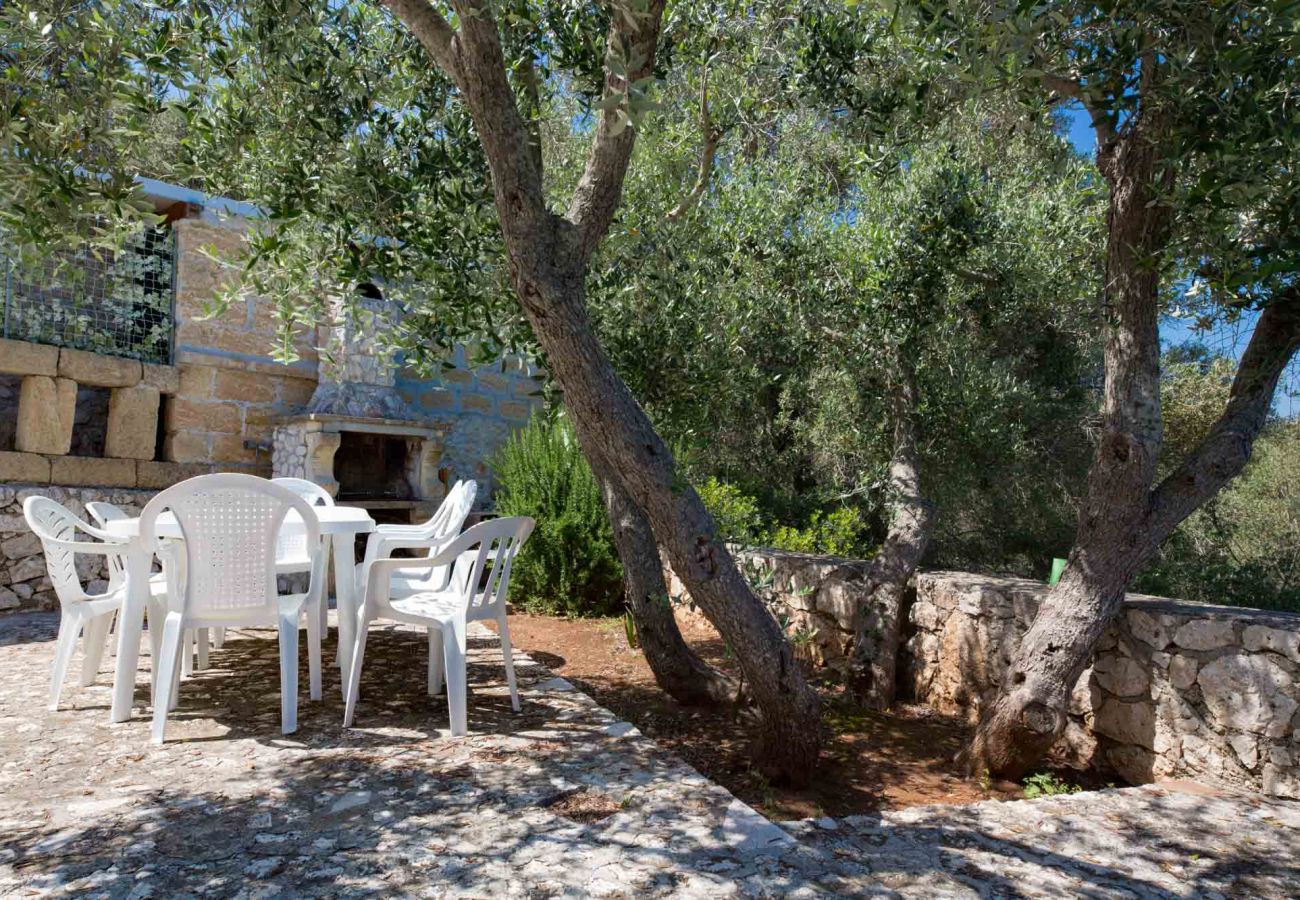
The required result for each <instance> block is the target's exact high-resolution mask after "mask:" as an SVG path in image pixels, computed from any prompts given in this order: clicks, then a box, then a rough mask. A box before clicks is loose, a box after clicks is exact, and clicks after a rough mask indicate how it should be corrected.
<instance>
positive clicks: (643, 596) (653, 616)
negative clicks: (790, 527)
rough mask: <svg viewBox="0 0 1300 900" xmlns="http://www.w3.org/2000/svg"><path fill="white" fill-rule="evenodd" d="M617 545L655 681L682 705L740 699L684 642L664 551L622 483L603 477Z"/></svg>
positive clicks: (625, 587) (627, 594)
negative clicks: (666, 574) (666, 581)
mask: <svg viewBox="0 0 1300 900" xmlns="http://www.w3.org/2000/svg"><path fill="white" fill-rule="evenodd" d="M600 485H601V490H602V492H603V493H604V495H605V507H606V508H607V509H608V510H609V521H610V524H611V525H612V526H613V529H614V544H615V546H616V547H617V548H618V556H619V559H620V560H622V562H623V590H624V596H625V599H626V601H627V608H628V610H630V611H631V613H632V619H633V621H634V622H635V623H636V633H637V638H638V639H639V641H640V643H641V652H643V653H644V654H645V658H646V662H647V663H649V665H650V671H652V672H653V673H654V676H655V682H656V683H657V684H658V685H659V686H660V687H661V688H663V689H664V690H665V691H667V692H668V693H669V694H670V695H672V697H673V698H674V699H676V700H677V701H678V702H680V703H685V704H692V705H694V704H698V705H715V704H724V703H729V702H731V701H732V699H733V698H734V697H735V694H736V685H735V683H734V682H733V681H732V680H731V679H730V678H728V677H727V676H725V675H723V674H722V673H721V672H719V671H718V670H717V669H714V668H713V667H712V666H710V665H708V663H706V662H704V660H702V659H700V657H699V656H698V655H696V653H695V651H693V650H692V649H691V648H690V646H689V645H688V644H687V643H686V641H685V639H683V638H682V633H681V630H680V629H678V627H677V619H676V618H674V616H673V608H672V603H671V601H670V600H669V597H668V589H667V586H666V585H665V584H664V570H663V563H662V562H661V561H660V558H659V547H658V545H657V544H656V543H655V537H654V533H653V532H652V530H651V528H650V523H649V521H647V520H646V517H645V514H644V513H643V512H641V510H640V509H638V508H637V506H636V504H635V503H633V502H632V501H631V499H630V498H629V497H628V496H627V494H626V493H624V491H623V489H622V488H621V487H620V486H619V485H618V483H617V482H616V481H615V480H613V479H611V478H605V477H600Z"/></svg>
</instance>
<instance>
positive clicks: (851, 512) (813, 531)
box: [767, 506, 871, 558]
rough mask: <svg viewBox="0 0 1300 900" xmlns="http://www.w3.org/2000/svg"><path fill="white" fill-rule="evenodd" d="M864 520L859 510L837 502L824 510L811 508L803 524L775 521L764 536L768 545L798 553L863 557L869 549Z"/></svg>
mask: <svg viewBox="0 0 1300 900" xmlns="http://www.w3.org/2000/svg"><path fill="white" fill-rule="evenodd" d="M866 534H867V523H866V522H865V521H864V520H863V517H862V512H861V510H859V509H857V508H855V507H852V506H840V507H836V508H835V509H833V510H831V511H830V512H829V513H824V512H822V511H821V510H818V511H817V512H814V513H813V514H812V518H811V519H809V521H808V525H807V527H804V528H794V527H792V526H790V525H779V526H777V527H775V528H773V529H772V531H771V533H770V534H769V536H768V540H767V543H768V545H769V546H772V547H776V548H778V549H781V550H794V551H796V552H799V553H822V554H827V555H829V556H848V557H859V558H861V557H863V556H866V555H867V554H869V553H870V552H871V548H870V547H869V546H868V545H867V541H866Z"/></svg>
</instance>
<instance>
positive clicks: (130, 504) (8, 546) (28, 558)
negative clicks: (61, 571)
mask: <svg viewBox="0 0 1300 900" xmlns="http://www.w3.org/2000/svg"><path fill="white" fill-rule="evenodd" d="M153 493H154V492H153V491H141V490H124V489H114V488H93V487H92V488H79V487H60V486H58V485H4V484H0V612H10V611H13V610H17V609H53V608H54V607H56V606H57V605H58V599H57V598H56V597H55V596H54V590H53V588H52V586H51V584H50V579H49V577H48V576H47V575H46V573H45V558H44V557H43V556H42V555H41V542H40V540H38V539H37V537H36V535H34V534H32V532H31V531H30V530H29V529H28V528H27V523H26V522H25V521H24V520H23V501H24V500H26V499H27V498H28V497H31V496H37V495H39V496H43V497H52V498H53V499H54V500H56V501H58V502H59V503H62V504H63V505H64V506H66V507H68V508H69V509H70V510H72V511H73V512H74V513H76V514H77V515H78V516H80V517H81V518H83V519H86V520H87V521H90V520H89V518H88V517H87V516H86V504H87V503H89V502H91V501H93V500H98V501H104V502H108V503H112V504H115V505H117V506H120V507H121V508H122V509H124V510H126V511H127V512H132V513H138V512H139V511H140V510H141V509H143V508H144V505H145V504H146V503H148V502H149V498H150V497H152V496H153ZM76 566H77V574H78V575H79V576H80V577H81V580H82V583H83V584H85V585H87V588H88V590H89V592H90V593H92V594H97V593H100V592H102V591H103V590H104V589H105V588H107V587H108V581H107V578H108V574H107V572H106V571H105V569H104V557H102V556H86V555H78V556H77V557H76Z"/></svg>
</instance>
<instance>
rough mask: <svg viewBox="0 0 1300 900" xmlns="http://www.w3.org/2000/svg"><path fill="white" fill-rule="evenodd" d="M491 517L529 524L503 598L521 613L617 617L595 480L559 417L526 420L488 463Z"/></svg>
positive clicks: (616, 589) (618, 584) (617, 575)
mask: <svg viewBox="0 0 1300 900" xmlns="http://www.w3.org/2000/svg"><path fill="white" fill-rule="evenodd" d="M492 468H493V470H494V471H495V473H496V479H497V492H496V507H497V512H498V513H500V514H501V515H503V516H532V517H533V518H534V519H536V520H537V527H536V529H535V530H534V531H533V534H532V537H531V538H529V540H528V543H527V544H525V545H524V549H523V551H522V552H521V553H520V554H519V558H518V559H516V560H515V564H514V569H513V572H512V574H511V590H510V594H511V599H512V601H513V602H514V603H515V604H517V605H518V606H520V607H522V608H523V609H526V610H528V611H529V612H534V613H544V614H547V615H561V616H608V615H617V614H618V613H619V612H620V611H621V610H622V607H623V580H622V579H623V570H622V566H621V565H620V564H619V561H618V555H617V552H616V551H615V549H614V536H613V533H612V532H611V531H610V527H609V518H608V515H607V514H606V512H605V504H604V502H603V501H602V499H601V495H600V487H599V485H598V484H597V483H596V477H595V476H594V475H593V474H592V472H591V467H590V466H588V465H587V460H586V459H585V458H584V457H583V455H582V451H581V450H579V449H578V442H577V439H576V438H575V437H574V435H573V429H572V427H571V426H570V425H569V424H568V422H567V421H564V420H563V419H552V418H545V417H537V418H534V419H533V421H532V422H530V423H529V425H528V427H526V428H524V429H522V430H520V431H518V432H516V433H515V434H514V435H513V436H512V437H511V438H510V440H509V441H507V442H506V445H505V446H504V447H502V448H501V451H500V452H499V453H498V454H497V456H496V458H495V459H494V460H493V461H492Z"/></svg>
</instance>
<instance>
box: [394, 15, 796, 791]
mask: <svg viewBox="0 0 1300 900" xmlns="http://www.w3.org/2000/svg"><path fill="white" fill-rule="evenodd" d="M385 3H386V5H388V7H389V8H390V9H391V10H393V12H394V13H395V14H396V15H397V16H398V17H399V18H401V19H402V21H403V22H405V23H406V24H407V26H408V27H410V28H411V29H412V32H413V33H414V34H416V36H417V38H419V40H420V41H421V43H422V45H423V46H425V48H426V50H427V51H428V52H429V54H430V56H431V57H432V58H433V59H434V60H435V62H437V63H438V64H439V65H441V66H443V68H444V69H445V70H446V71H447V72H448V74H449V75H451V77H452V78H453V79H454V81H455V82H456V85H457V87H458V88H459V90H460V92H461V94H462V96H463V97H464V100H465V102H466V104H467V106H468V107H469V110H470V114H471V116H472V117H473V119H474V123H475V126H476V128H477V130H478V133H479V138H480V140H481V142H482V144H483V149H484V152H485V155H486V157H487V161H488V165H489V168H490V170H491V173H492V189H493V196H494V201H495V205H496V208H497V213H498V217H499V219H500V224H501V231H502V236H503V239H504V242H505V247H506V254H507V257H508V260H509V263H510V275H511V281H512V283H513V286H514V288H515V291H516V293H517V295H518V297H519V300H520V303H521V305H522V306H523V310H524V313H525V315H526V316H527V317H528V320H529V322H530V324H531V325H532V327H533V333H534V335H535V336H536V338H537V341H538V344H539V345H540V346H541V348H542V350H543V351H544V352H545V354H546V357H547V360H548V363H549V367H550V372H551V375H552V376H553V377H554V378H555V380H556V382H557V383H558V384H559V386H560V388H561V390H562V391H563V393H564V398H565V406H566V408H567V410H568V413H569V417H570V419H571V421H572V422H573V425H574V429H575V431H576V433H577V436H578V441H579V443H580V444H581V446H582V448H583V451H584V453H585V454H586V455H587V457H588V459H589V460H590V461H591V463H592V467H593V469H594V470H595V471H596V472H603V473H606V474H608V475H609V476H610V477H611V479H612V480H613V481H614V482H616V483H617V485H618V486H619V487H620V488H622V490H623V491H624V492H625V493H626V494H627V496H628V498H629V499H630V500H631V502H632V503H633V504H635V506H636V507H638V508H640V509H641V510H642V511H643V512H644V513H645V516H646V518H647V520H648V521H649V522H650V525H651V528H652V529H653V531H654V535H655V538H656V539H657V540H658V542H659V544H660V546H662V547H663V549H664V551H665V553H666V554H667V555H668V558H669V560H670V562H671V564H672V566H673V569H674V571H675V572H676V573H677V575H678V577H680V578H681V579H682V581H683V582H684V583H685V585H686V587H687V589H688V590H689V591H690V594H691V597H692V598H693V599H694V600H695V602H696V603H697V604H698V605H699V607H700V609H701V610H702V611H703V612H704V614H705V615H706V616H707V617H708V618H709V620H710V621H711V622H712V623H713V624H714V626H715V627H716V628H717V629H718V631H719V633H720V634H721V635H722V637H723V639H724V640H726V641H727V643H728V644H729V645H730V647H731V649H732V652H734V653H735V655H736V658H737V661H738V662H739V663H740V666H741V669H742V671H743V673H744V677H745V681H746V683H747V684H748V686H749V693H750V695H751V696H752V697H753V698H754V701H755V703H756V704H757V705H758V707H759V709H760V711H761V712H762V723H763V726H762V727H763V734H762V738H763V742H762V747H761V748H760V754H761V762H762V764H763V767H764V768H765V769H766V771H767V773H768V774H769V776H771V777H776V778H785V779H788V780H790V781H792V782H795V783H799V782H803V781H806V780H807V778H808V777H809V776H810V775H811V772H812V769H813V767H814V766H815V764H816V760H817V755H818V752H819V751H820V748H821V742H822V733H821V727H820V721H821V720H820V713H819V709H818V699H817V695H816V693H815V692H814V691H813V690H812V688H811V687H810V686H809V685H808V684H807V682H806V681H805V679H804V677H803V673H802V672H801V671H800V670H799V668H798V666H797V665H796V663H795V659H794V653H793V649H792V648H791V647H790V645H789V643H788V642H787V641H786V639H785V636H784V635H783V634H782V632H781V629H780V627H779V626H778V624H777V622H776V620H775V619H774V618H773V617H772V615H771V614H770V613H769V612H768V611H767V609H766V608H765V607H764V606H763V605H762V603H761V602H759V600H758V599H757V598H755V597H754V595H753V593H752V591H751V590H750V589H749V586H748V585H747V584H746V583H745V581H744V579H743V578H742V577H741V575H740V572H739V570H738V569H737V567H736V564H735V562H734V560H732V558H731V556H730V554H728V553H727V550H726V548H725V547H724V546H723V544H722V542H721V541H720V540H718V539H717V536H716V533H715V530H714V526H713V521H712V519H711V518H710V517H709V515H708V513H707V511H706V510H705V509H704V505H703V503H701V502H700V498H699V497H698V495H697V494H696V493H695V491H694V489H692V488H691V487H690V486H689V485H686V484H684V483H683V481H682V479H681V478H680V476H679V474H678V473H677V470H676V466H675V464H674V462H673V459H672V456H671V454H670V453H669V452H668V448H667V447H666V446H665V445H664V443H663V441H662V440H661V439H660V437H659V435H658V434H657V433H656V432H655V430H654V427H653V426H652V425H651V424H650V420H649V419H648V418H647V417H646V415H645V412H644V411H643V410H642V409H641V408H640V406H639V405H638V404H637V402H636V400H635V399H634V398H633V397H632V394H631V392H630V391H629V390H628V388H627V385H626V384H625V383H624V382H623V380H622V379H621V378H619V376H618V374H617V373H616V372H615V371H614V369H613V367H612V366H611V365H610V363H609V360H608V358H607V357H606V356H605V354H604V351H603V350H602V348H601V347H600V344H599V342H598V341H597V339H596V335H595V331H594V329H593V327H592V323H591V320H590V317H589V315H588V312H587V307H586V301H585V295H584V283H583V282H584V277H585V274H586V266H587V261H588V260H589V259H590V257H591V254H592V252H594V250H595V248H596V247H597V246H598V244H599V242H600V240H601V239H602V238H603V236H604V235H605V233H606V231H607V230H608V229H609V225H610V222H611V221H612V220H613V217H614V213H615V211H616V210H617V208H618V203H619V198H620V195H621V192H622V186H623V180H624V177H625V175H626V173H627V167H628V163H629V160H630V158H631V154H632V148H633V141H634V129H633V128H630V127H629V128H620V127H619V125H618V121H617V118H616V117H615V115H614V113H613V111H612V110H611V109H607V108H602V110H601V113H600V115H599V117H598V120H597V123H596V126H595V134H594V137H593V141H592V146H591V151H590V153H589V155H588V158H587V163H586V167H585V169H584V171H583V174H582V176H581V178H580V179H579V182H578V185H577V187H576V188H575V190H574V194H573V197H572V199H571V201H570V204H569V208H568V211H567V213H566V214H565V215H564V216H559V215H556V214H555V213H553V212H551V211H550V210H549V209H548V207H547V205H546V202H545V199H544V195H543V191H542V183H541V172H540V169H539V168H538V166H537V164H536V162H535V160H534V157H533V154H532V151H531V149H530V142H529V139H528V132H527V129H526V127H525V125H524V122H523V120H522V118H521V117H520V115H519V111H518V109H517V107H516V105H515V101H514V97H513V94H512V91H511V88H510V85H509V81H508V78H507V74H506V71H505V61H504V57H503V54H502V51H501V43H500V37H499V34H498V32H497V26H496V23H495V21H494V19H493V15H492V11H491V8H490V6H489V5H488V4H486V3H484V2H472V0H454V2H453V4H452V5H453V6H454V8H455V9H456V12H457V15H458V19H459V23H460V25H459V28H457V29H451V28H450V27H449V25H448V23H447V22H446V21H445V20H444V19H442V17H441V16H440V15H439V14H438V13H437V11H436V10H434V9H433V8H432V7H431V6H429V5H428V4H427V3H425V2H424V0H385ZM412 5H415V6H418V7H419V8H418V9H412V8H411V7H412ZM624 6H625V5H624V4H619V7H620V8H619V9H616V10H615V13H614V15H613V18H612V24H611V27H610V33H609V38H608V41H607V54H608V58H609V59H610V60H613V59H615V58H624V59H634V60H637V61H638V63H639V65H637V66H635V67H634V68H633V69H632V70H631V71H628V72H627V73H626V74H625V75H618V74H616V73H615V70H616V67H614V66H610V65H607V66H606V82H605V97H606V99H613V98H615V97H616V96H617V95H618V94H620V93H626V91H627V89H628V85H630V84H631V83H632V82H634V81H636V80H638V79H640V78H643V77H647V76H648V75H650V74H651V73H652V72H653V70H654V58H655V50H656V44H657V40H658V34H659V27H660V22H661V19H662V15H663V6H664V3H663V0H653V2H651V3H650V4H649V6H648V9H647V10H645V11H641V12H638V11H636V10H634V9H632V8H631V7H630V6H627V8H623V7H624Z"/></svg>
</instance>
